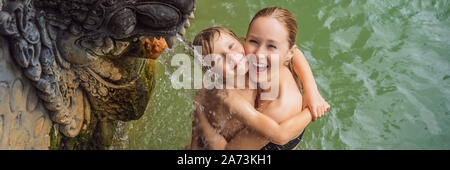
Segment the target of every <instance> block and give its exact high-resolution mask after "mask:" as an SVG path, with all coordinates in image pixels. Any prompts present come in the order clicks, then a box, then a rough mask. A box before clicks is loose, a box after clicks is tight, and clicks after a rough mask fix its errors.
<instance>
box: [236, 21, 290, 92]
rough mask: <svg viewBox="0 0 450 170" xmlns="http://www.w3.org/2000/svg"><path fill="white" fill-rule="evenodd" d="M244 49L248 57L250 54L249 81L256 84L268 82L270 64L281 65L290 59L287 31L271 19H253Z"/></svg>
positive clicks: (270, 70) (270, 69)
mask: <svg viewBox="0 0 450 170" xmlns="http://www.w3.org/2000/svg"><path fill="white" fill-rule="evenodd" d="M244 49H245V52H246V54H247V56H248V57H250V56H251V55H250V54H253V56H256V57H250V58H248V60H249V67H251V68H250V71H252V70H255V71H256V74H250V80H252V81H253V82H256V83H264V82H270V76H269V75H270V74H271V72H272V66H273V65H272V64H274V63H272V62H275V61H276V63H278V67H281V66H282V64H283V63H285V62H286V61H287V60H289V59H290V57H289V56H290V48H289V42H288V32H287V29H286V28H285V27H284V26H283V25H282V24H280V22H279V21H278V20H276V19H275V18H273V17H259V18H257V19H255V20H254V21H253V22H252V23H251V25H250V28H249V30H248V33H247V38H246V40H245V44H244Z"/></svg>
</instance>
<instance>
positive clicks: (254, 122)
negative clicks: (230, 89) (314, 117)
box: [223, 95, 311, 144]
mask: <svg viewBox="0 0 450 170" xmlns="http://www.w3.org/2000/svg"><path fill="white" fill-rule="evenodd" d="M223 100H224V103H225V104H226V105H227V106H228V107H229V109H230V111H231V112H232V113H234V115H235V116H236V117H237V118H238V119H239V120H240V121H242V122H243V123H244V124H245V125H247V126H248V127H250V128H252V129H254V130H255V131H256V132H258V133H260V134H261V135H263V136H265V137H267V138H268V139H269V140H270V141H271V142H273V143H275V144H285V143H287V142H289V141H290V140H291V139H293V138H295V137H297V135H298V134H300V133H299V132H301V131H302V130H303V129H304V128H305V127H306V125H308V123H309V122H310V121H311V114H305V113H309V110H305V111H304V112H303V111H302V114H296V115H295V116H293V117H291V118H289V119H288V120H285V121H283V122H282V123H281V124H279V123H278V122H276V121H274V120H273V119H272V118H270V117H268V116H266V115H264V114H262V113H260V112H258V111H257V110H256V109H255V108H254V106H253V105H251V104H250V103H248V102H246V101H245V100H244V99H242V97H241V96H240V95H226V97H223Z"/></svg>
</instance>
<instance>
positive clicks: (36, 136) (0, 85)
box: [0, 1, 52, 150]
mask: <svg viewBox="0 0 450 170" xmlns="http://www.w3.org/2000/svg"><path fill="white" fill-rule="evenodd" d="M0 2H1V1H0ZM0 5H1V4H0ZM20 69H21V68H19V66H18V65H17V64H15V63H14V61H13V60H12V58H11V57H10V53H9V50H8V42H7V41H6V40H5V39H4V38H3V37H1V36H0V149H1V150H6V149H48V147H49V145H50V136H49V132H50V128H51V126H52V121H51V120H50V118H49V116H48V114H47V110H46V109H45V108H44V106H43V104H42V102H41V100H39V99H38V97H37V93H36V91H35V88H34V87H33V85H32V84H31V82H30V81H29V80H28V79H27V78H25V77H24V75H23V73H22V71H21V70H20Z"/></svg>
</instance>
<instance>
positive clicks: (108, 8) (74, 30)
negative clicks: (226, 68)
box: [0, 0, 195, 149]
mask: <svg viewBox="0 0 450 170" xmlns="http://www.w3.org/2000/svg"><path fill="white" fill-rule="evenodd" d="M0 2H2V3H0V7H2V10H1V11H0V76H1V77H0V149H47V148H48V147H49V145H50V143H52V145H55V146H51V147H52V148H55V149H104V148H106V147H108V145H110V144H111V141H110V140H111V138H112V132H113V131H114V121H116V120H121V121H129V120H136V119H139V118H140V117H141V116H142V114H143V113H144V111H145V109H146V106H147V103H148V101H149V98H150V92H151V89H152V85H153V81H154V80H153V79H152V76H153V70H152V69H153V60H152V59H155V58H156V57H157V56H159V54H160V53H161V52H162V50H164V48H165V41H164V40H168V44H169V46H170V45H172V44H173V43H174V42H173V41H175V38H174V37H175V36H176V34H177V33H182V34H183V33H184V31H185V30H184V27H185V26H189V17H190V16H192V15H193V14H192V13H193V10H194V6H195V0H70V1H68V0H0ZM153 37H157V38H158V39H156V38H154V39H153ZM159 37H161V38H163V39H159ZM152 39H153V42H152V41H150V40H152ZM52 124H53V125H52ZM52 126H54V127H55V128H52ZM55 129H56V130H57V131H54V130H55ZM51 131H52V132H51ZM58 131H59V132H58ZM59 133H61V134H62V135H58V134H59ZM50 140H51V141H50Z"/></svg>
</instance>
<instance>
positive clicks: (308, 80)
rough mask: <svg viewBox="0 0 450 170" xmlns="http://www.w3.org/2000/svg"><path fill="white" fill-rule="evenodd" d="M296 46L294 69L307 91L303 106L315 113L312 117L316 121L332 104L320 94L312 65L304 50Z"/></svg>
mask: <svg viewBox="0 0 450 170" xmlns="http://www.w3.org/2000/svg"><path fill="white" fill-rule="evenodd" d="M295 48H296V49H295V52H294V56H293V64H294V71H295V73H296V74H297V76H298V77H299V78H300V80H301V81H302V85H303V89H304V91H305V96H304V99H303V106H304V107H309V109H310V110H311V113H312V115H313V117H312V119H313V121H315V120H316V119H317V118H319V117H321V116H323V114H325V112H327V111H328V110H329V109H330V105H329V104H328V103H327V102H326V101H325V100H324V99H323V98H322V96H321V95H320V93H319V90H318V88H317V84H316V81H315V79H314V76H313V73H312V71H311V67H310V66H309V64H308V61H307V60H306V58H305V55H303V53H302V51H300V50H299V49H298V48H297V47H295Z"/></svg>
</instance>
